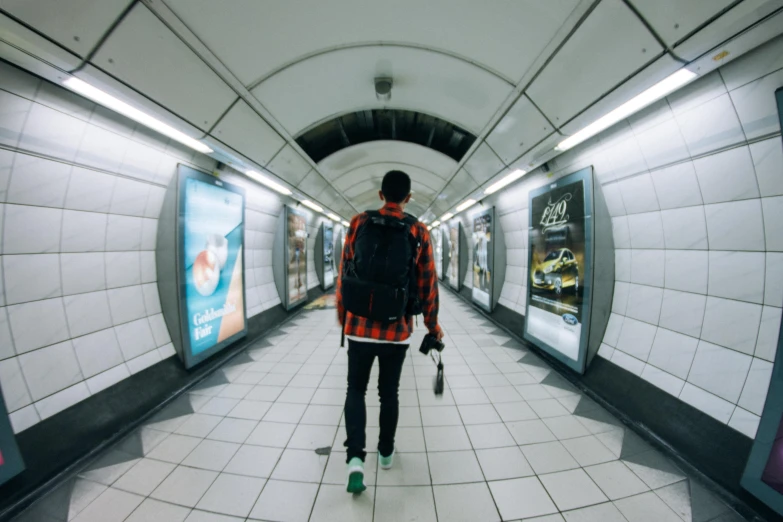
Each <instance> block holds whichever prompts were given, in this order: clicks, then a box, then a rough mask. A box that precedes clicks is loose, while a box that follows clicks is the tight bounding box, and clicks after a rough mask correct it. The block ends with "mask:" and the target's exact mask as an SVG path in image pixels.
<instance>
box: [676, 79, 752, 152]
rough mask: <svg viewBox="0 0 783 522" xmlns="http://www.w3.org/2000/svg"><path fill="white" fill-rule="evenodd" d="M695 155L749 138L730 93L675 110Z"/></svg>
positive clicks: (683, 132)
mask: <svg viewBox="0 0 783 522" xmlns="http://www.w3.org/2000/svg"><path fill="white" fill-rule="evenodd" d="M675 118H676V119H677V123H678V124H679V128H680V132H681V133H682V136H683V137H684V138H685V143H686V144H687V145H688V150H689V151H690V153H691V156H698V155H701V154H705V153H707V152H711V151H713V150H717V149H720V148H723V147H727V146H729V145H733V144H735V143H739V142H740V141H742V140H744V139H745V134H744V133H743V132H742V126H741V125H740V122H739V120H738V119H737V113H736V112H735V111H734V107H733V106H732V104H731V100H730V98H729V95H728V94H724V95H722V96H719V97H717V98H715V99H714V100H712V101H711V102H710V103H707V104H704V105H700V106H699V107H696V108H694V109H691V110H689V111H686V112H683V113H680V114H675Z"/></svg>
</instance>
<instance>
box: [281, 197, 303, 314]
mask: <svg viewBox="0 0 783 522" xmlns="http://www.w3.org/2000/svg"><path fill="white" fill-rule="evenodd" d="M286 208H287V209H288V212H287V216H286V233H287V236H288V277H287V284H288V307H289V308H290V307H291V306H294V305H296V304H298V303H300V302H302V301H306V300H307V218H306V217H305V215H304V214H302V213H301V212H299V211H297V210H294V209H292V208H291V207H286Z"/></svg>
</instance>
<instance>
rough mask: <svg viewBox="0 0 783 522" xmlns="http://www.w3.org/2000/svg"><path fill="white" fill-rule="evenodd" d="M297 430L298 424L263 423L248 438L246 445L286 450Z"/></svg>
mask: <svg viewBox="0 0 783 522" xmlns="http://www.w3.org/2000/svg"><path fill="white" fill-rule="evenodd" d="M295 429H296V424H286V423H281V422H267V421H261V422H260V423H259V424H258V426H256V428H255V429H254V430H253V433H251V434H250V436H249V437H248V438H247V440H246V441H245V444H254V445H257V446H271V447H274V448H285V447H286V446H288V441H289V440H291V435H293V434H294V430H295Z"/></svg>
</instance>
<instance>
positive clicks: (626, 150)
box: [605, 123, 647, 179]
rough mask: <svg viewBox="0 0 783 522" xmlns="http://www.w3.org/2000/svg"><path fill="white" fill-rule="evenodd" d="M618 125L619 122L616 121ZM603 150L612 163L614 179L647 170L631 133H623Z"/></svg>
mask: <svg viewBox="0 0 783 522" xmlns="http://www.w3.org/2000/svg"><path fill="white" fill-rule="evenodd" d="M618 125H621V124H619V123H618ZM605 152H606V154H607V157H608V158H609V163H610V164H611V165H612V174H613V175H614V177H615V179H622V178H624V177H626V176H630V175H632V174H638V173H639V172H644V171H645V170H647V163H646V162H645V161H644V155H643V154H642V150H641V149H640V148H639V142H638V141H637V140H636V137H635V136H633V134H632V133H627V134H624V135H623V138H622V139H621V140H618V141H616V142H614V143H612V144H610V145H608V146H607V148H606V150H605Z"/></svg>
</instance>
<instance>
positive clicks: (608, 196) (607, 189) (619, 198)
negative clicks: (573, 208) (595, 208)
mask: <svg viewBox="0 0 783 522" xmlns="http://www.w3.org/2000/svg"><path fill="white" fill-rule="evenodd" d="M601 190H602V191H603V193H604V199H605V200H606V208H608V209H609V215H610V216H612V217H616V216H624V215H625V214H626V210H625V203H623V195H622V194H621V193H620V186H619V184H618V183H609V184H606V185H603V186H602V187H601ZM503 230H504V231H505V232H506V235H507V236H508V231H507V230H506V229H505V228H504V229H503ZM506 245H508V240H506Z"/></svg>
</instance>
